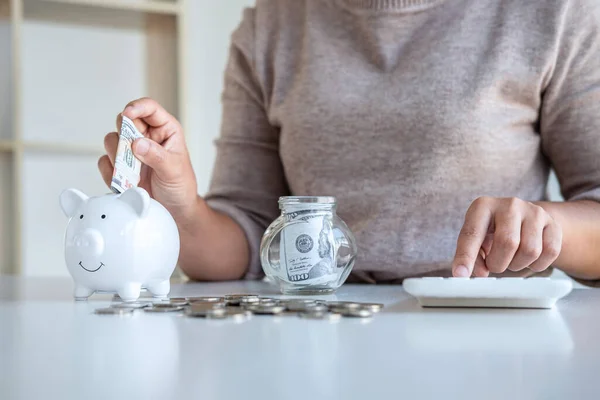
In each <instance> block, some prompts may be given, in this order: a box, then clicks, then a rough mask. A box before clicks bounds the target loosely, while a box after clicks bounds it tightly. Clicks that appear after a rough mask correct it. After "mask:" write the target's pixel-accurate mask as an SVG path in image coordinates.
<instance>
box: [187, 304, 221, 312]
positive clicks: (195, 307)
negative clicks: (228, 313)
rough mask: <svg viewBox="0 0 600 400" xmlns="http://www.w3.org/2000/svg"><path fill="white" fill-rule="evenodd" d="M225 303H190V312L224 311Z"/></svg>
mask: <svg viewBox="0 0 600 400" xmlns="http://www.w3.org/2000/svg"><path fill="white" fill-rule="evenodd" d="M224 308H225V303H192V304H191V305H190V310H191V311H194V312H202V311H204V310H215V309H224Z"/></svg>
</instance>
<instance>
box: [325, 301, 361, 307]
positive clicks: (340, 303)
mask: <svg viewBox="0 0 600 400" xmlns="http://www.w3.org/2000/svg"><path fill="white" fill-rule="evenodd" d="M326 304H327V306H328V307H329V308H330V309H331V308H343V309H348V308H360V303H356V302H353V301H328V302H327V303H326Z"/></svg>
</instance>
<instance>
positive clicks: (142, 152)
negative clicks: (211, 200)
mask: <svg viewBox="0 0 600 400" xmlns="http://www.w3.org/2000/svg"><path fill="white" fill-rule="evenodd" d="M122 115H125V116H126V117H128V118H130V119H131V120H132V121H133V122H134V124H135V126H136V127H137V129H138V130H139V131H140V133H142V134H143V135H144V136H145V138H143V139H137V140H136V141H135V142H134V143H133V153H134V154H135V156H136V157H137V158H139V159H140V161H141V162H142V163H143V165H142V171H141V180H140V183H139V186H140V187H142V188H144V189H146V191H148V193H149V194H150V195H151V196H152V197H153V198H154V199H155V200H157V201H158V202H159V203H161V204H162V205H163V206H165V207H166V208H167V209H168V210H169V212H171V214H172V215H173V217H174V218H175V220H178V221H179V222H181V221H185V220H186V218H187V217H189V216H190V215H192V214H193V213H194V211H195V208H196V205H197V199H198V191H197V183H196V177H195V175H194V171H193V169H192V163H191V161H190V157H189V153H188V150H187V147H186V144H185V138H184V135H183V132H182V129H181V125H180V124H179V122H178V121H177V120H176V119H175V117H173V116H172V115H170V114H169V113H168V112H167V111H165V109H164V108H162V107H161V106H160V104H158V103H157V102H156V101H154V100H152V99H148V98H142V99H139V100H135V101H132V102H131V103H129V104H127V106H126V107H125V109H124V110H123V113H122ZM120 128H121V114H119V115H118V116H117V129H120ZM118 143H119V135H118V133H117V132H111V133H109V134H108V135H106V137H105V138H104V147H105V148H106V155H104V156H102V157H101V158H100V160H98V168H99V169H100V173H101V174H102V178H103V179H104V181H105V182H106V184H107V185H108V186H110V182H111V179H112V173H113V169H114V163H115V154H116V152H117V145H118Z"/></svg>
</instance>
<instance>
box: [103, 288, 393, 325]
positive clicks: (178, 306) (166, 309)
mask: <svg viewBox="0 0 600 400" xmlns="http://www.w3.org/2000/svg"><path fill="white" fill-rule="evenodd" d="M382 308H383V304H378V303H359V302H351V301H324V300H315V299H307V298H271V297H260V296H258V295H256V294H230V295H226V296H223V297H217V296H215V297H207V296H205V297H175V298H170V299H168V300H164V301H156V300H150V299H141V300H138V301H133V302H119V303H115V304H113V305H112V306H111V307H109V308H101V309H98V310H96V314H102V315H132V314H133V312H134V311H135V310H143V311H144V312H148V313H181V314H183V315H185V316H186V317H191V318H205V319H228V320H235V321H245V320H247V319H249V318H250V317H251V316H252V315H272V316H275V315H296V316H298V317H300V318H304V319H313V320H326V321H336V320H339V319H341V318H342V317H347V318H371V317H372V316H373V315H374V314H376V313H378V312H379V311H381V309H382Z"/></svg>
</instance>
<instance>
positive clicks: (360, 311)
mask: <svg viewBox="0 0 600 400" xmlns="http://www.w3.org/2000/svg"><path fill="white" fill-rule="evenodd" d="M336 311H337V312H339V313H340V314H342V315H343V316H344V317H354V318H371V317H372V316H373V312H372V311H370V310H367V309H366V308H348V309H345V310H336Z"/></svg>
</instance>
